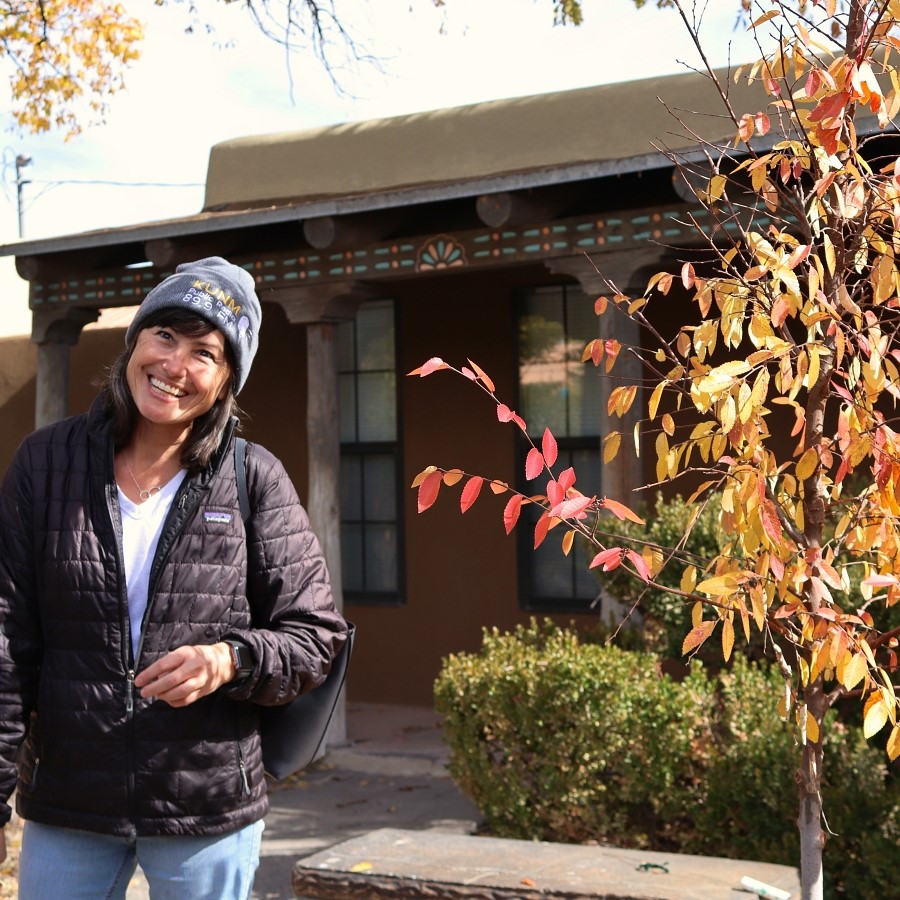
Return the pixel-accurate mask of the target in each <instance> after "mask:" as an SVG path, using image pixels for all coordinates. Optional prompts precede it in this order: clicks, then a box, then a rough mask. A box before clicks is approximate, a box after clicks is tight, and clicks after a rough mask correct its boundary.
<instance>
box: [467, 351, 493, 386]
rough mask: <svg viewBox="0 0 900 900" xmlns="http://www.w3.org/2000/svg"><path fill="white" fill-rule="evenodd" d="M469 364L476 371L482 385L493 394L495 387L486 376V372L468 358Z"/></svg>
mask: <svg viewBox="0 0 900 900" xmlns="http://www.w3.org/2000/svg"><path fill="white" fill-rule="evenodd" d="M469 365H470V366H471V367H472V368H473V369H474V370H475V371H476V372H477V373H478V377H479V378H480V379H481V380H482V381H483V382H484V386H485V387H486V388H487V389H488V390H489V391H490V392H491V393H492V394H493V393H494V391H495V390H496V388H495V387H494V382H493V381H491V379H490V378H489V377H488V374H487V372H485V371H484V369H482V368H481V366H479V365H478V363H477V362H474V361H473V360H471V359H470V360H469Z"/></svg>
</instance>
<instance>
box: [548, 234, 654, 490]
mask: <svg viewBox="0 0 900 900" xmlns="http://www.w3.org/2000/svg"><path fill="white" fill-rule="evenodd" d="M651 261H659V266H660V268H662V261H661V260H660V255H659V251H658V250H656V249H655V248H653V249H652V250H651V251H648V252H644V251H640V252H637V253H622V254H612V253H609V254H604V255H603V257H602V259H601V258H594V259H593V260H592V259H589V258H588V257H587V256H568V257H563V258H561V259H553V260H548V261H547V263H546V265H547V268H549V269H550V271H551V272H558V273H560V274H564V275H571V276H572V277H573V278H576V279H577V280H578V283H579V285H580V286H581V289H582V290H583V291H584V292H585V293H586V294H587V295H588V296H590V297H592V298H597V297H600V296H601V295H605V296H611V295H612V294H613V291H612V290H611V289H610V287H609V285H608V284H607V279H609V280H610V281H612V282H613V283H615V284H617V285H618V286H619V289H620V290H622V291H626V290H628V288H629V287H630V286H631V285H632V284H633V283H634V280H635V278H634V276H635V275H636V274H637V272H638V270H641V269H644V268H645V267H646V266H647V265H648V264H649V263H650V262H651ZM598 269H599V270H600V271H599V272H598V271H597V270H598ZM643 287H644V286H643V285H641V287H640V290H643ZM599 325H600V333H599V335H598V336H599V337H600V338H601V339H602V340H609V339H615V340H617V341H619V343H620V344H622V346H623V350H622V352H621V354H620V355H619V358H618V359H617V360H616V364H615V367H614V368H613V370H612V373H611V374H610V375H606V373H605V370H604V369H603V368H602V367H601V368H600V370H599V372H600V398H601V410H602V418H601V423H600V439H601V441H602V440H603V439H604V438H605V437H606V436H607V434H609V433H610V432H613V431H618V432H619V433H620V434H621V435H622V446H621V448H620V449H619V452H618V454H617V455H616V457H615V459H613V460H611V461H610V462H607V463H603V467H602V469H601V485H600V487H601V491H602V492H603V494H604V495H605V496H607V497H609V498H610V499H612V500H618V501H619V502H620V503H625V504H626V505H628V506H631V505H632V504H633V503H634V502H635V500H636V499H639V498H637V497H636V496H635V494H634V491H635V489H636V488H639V487H641V485H642V484H643V481H644V479H643V477H642V472H641V468H642V467H641V461H640V459H638V458H637V456H636V455H635V452H634V440H633V434H634V427H635V425H636V424H637V422H638V421H639V420H640V419H641V417H642V416H643V415H644V401H643V398H642V396H641V393H642V392H641V390H640V389H639V390H638V394H637V397H635V400H634V403H633V404H632V405H631V409H630V410H629V412H628V413H627V414H626V415H625V416H623V417H622V418H621V419H620V418H618V417H617V416H607V415H606V403H607V400H608V399H609V396H610V394H611V393H612V390H613V388H615V387H616V386H617V385H618V384H640V381H641V377H642V374H643V373H642V371H641V363H640V361H639V360H638V359H636V358H635V357H634V356H633V355H632V354H630V353H628V352H627V351H626V350H625V349H624V348H626V347H628V346H632V347H639V346H640V342H641V333H640V328H639V326H638V325H636V324H635V323H634V322H633V321H632V320H631V319H629V318H628V317H627V316H625V315H622V314H620V313H617V312H616V311H615V310H611V309H610V310H607V312H606V313H605V314H604V315H602V316H600V319H599Z"/></svg>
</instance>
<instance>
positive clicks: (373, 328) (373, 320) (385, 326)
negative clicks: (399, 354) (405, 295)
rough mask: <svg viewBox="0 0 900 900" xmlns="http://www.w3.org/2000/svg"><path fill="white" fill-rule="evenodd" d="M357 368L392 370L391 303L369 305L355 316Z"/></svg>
mask: <svg viewBox="0 0 900 900" xmlns="http://www.w3.org/2000/svg"><path fill="white" fill-rule="evenodd" d="M356 353H357V364H358V365H357V367H358V368H359V369H363V370H367V371H371V370H373V369H387V370H389V371H393V370H394V359H395V355H394V306H393V303H370V304H366V305H365V306H362V307H361V308H360V310H359V312H358V313H357V314H356Z"/></svg>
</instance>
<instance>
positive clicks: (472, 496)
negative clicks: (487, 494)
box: [459, 475, 484, 512]
mask: <svg viewBox="0 0 900 900" xmlns="http://www.w3.org/2000/svg"><path fill="white" fill-rule="evenodd" d="M483 484H484V479H483V478H482V477H481V476H480V475H473V476H472V477H471V478H470V479H469V480H468V481H467V482H466V486H465V487H464V488H463V489H462V494H460V497H459V508H460V509H461V510H462V511H463V512H465V511H466V510H467V509H468V508H469V507H470V506H471V505H472V504H473V503H474V502H475V501H476V500H477V499H478V495H479V494H480V493H481V486H482V485H483Z"/></svg>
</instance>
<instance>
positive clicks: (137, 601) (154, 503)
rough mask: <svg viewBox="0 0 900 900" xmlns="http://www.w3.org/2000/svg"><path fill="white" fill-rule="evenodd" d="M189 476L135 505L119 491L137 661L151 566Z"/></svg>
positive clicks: (179, 478)
mask: <svg viewBox="0 0 900 900" xmlns="http://www.w3.org/2000/svg"><path fill="white" fill-rule="evenodd" d="M185 474H187V473H186V472H185V471H184V469H182V470H181V471H180V472H179V473H178V474H177V475H176V476H175V477H174V478H173V479H172V480H171V481H170V482H168V484H165V485H163V487H162V488H161V489H160V490H158V491H157V492H156V493H155V494H153V496H151V497H150V499H149V500H145V501H144V502H143V503H133V502H132V501H131V500H129V499H128V498H127V497H126V496H125V495H124V494H123V493H122V489H121V488H119V509H121V510H122V552H123V553H124V554H125V586H126V588H127V590H128V618H129V619H130V620H131V652H132V654H133V656H134V659H135V662H136V661H137V653H138V644H139V643H140V640H141V627H142V624H143V621H144V613H145V612H146V611H147V593H148V592H149V590H150V567H151V566H152V565H153V557H154V556H155V554H156V545H157V544H158V543H159V536H160V534H161V533H162V527H163V522H165V520H166V514H167V513H168V512H169V507H170V506H171V505H172V501H173V500H174V499H175V494H176V493H177V491H178V488H179V487H180V485H181V482H182V481H184V476H185Z"/></svg>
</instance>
